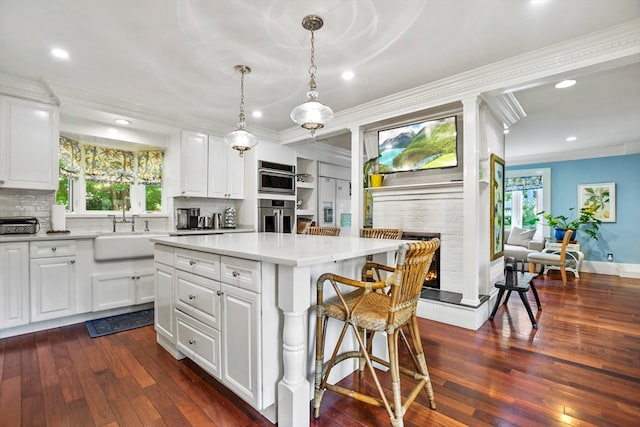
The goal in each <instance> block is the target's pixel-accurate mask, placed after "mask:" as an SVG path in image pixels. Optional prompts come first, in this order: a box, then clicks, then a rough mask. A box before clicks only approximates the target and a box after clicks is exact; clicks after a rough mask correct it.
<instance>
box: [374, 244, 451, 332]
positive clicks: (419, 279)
mask: <svg viewBox="0 0 640 427" xmlns="http://www.w3.org/2000/svg"><path fill="white" fill-rule="evenodd" d="M439 247H440V239H431V240H429V241H426V242H412V243H406V244H403V245H400V249H399V251H398V263H397V265H396V271H395V273H393V274H392V275H391V276H390V277H389V279H387V283H388V284H390V285H391V306H390V307H389V316H388V322H387V323H388V327H390V328H397V327H400V326H402V325H403V324H404V323H405V322H406V321H407V319H408V318H409V317H410V316H411V315H412V314H413V313H414V312H415V310H416V306H417V305H418V300H419V299H420V292H421V291H422V285H423V284H424V280H425V277H426V275H427V273H428V272H429V267H430V266H431V261H432V260H433V255H434V253H435V252H436V250H437V249H438V248H439Z"/></svg>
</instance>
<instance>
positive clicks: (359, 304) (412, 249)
mask: <svg viewBox="0 0 640 427" xmlns="http://www.w3.org/2000/svg"><path fill="white" fill-rule="evenodd" d="M439 246H440V240H439V239H433V240H430V241H426V242H411V243H405V244H401V245H400V247H399V250H398V261H397V264H396V268H395V269H393V268H390V270H391V271H393V274H391V275H390V276H389V278H388V279H387V280H386V281H379V282H361V281H357V280H352V279H349V278H346V277H341V276H338V275H336V274H332V273H325V274H323V275H322V276H320V277H319V278H318V281H317V301H318V307H317V324H316V366H315V394H314V400H313V406H314V417H315V418H318V417H319V416H320V404H321V402H322V396H323V395H324V392H325V391H326V390H329V391H332V392H334V393H338V394H341V395H344V396H348V397H352V398H354V399H356V400H360V401H362V402H366V403H370V404H373V405H376V406H380V407H384V408H385V409H386V410H387V413H388V414H389V418H390V420H391V424H392V425H393V426H403V425H404V422H403V417H404V414H405V412H406V411H407V409H408V408H409V406H410V405H411V403H413V401H414V400H415V399H416V397H417V396H418V394H419V392H420V390H421V389H424V390H425V391H426V393H427V397H428V398H429V404H430V406H431V408H432V409H435V408H436V404H435V399H434V395H433V388H432V386H431V380H430V378H429V371H428V369H427V363H426V358H425V356H424V350H423V349H422V342H421V340H420V331H419V329H418V320H417V317H416V307H417V304H418V300H419V298H420V291H421V289H422V284H423V282H424V278H425V276H426V274H427V272H428V271H429V266H430V265H431V260H432V259H433V255H434V253H435V251H436V250H437V249H438V247H439ZM326 282H329V283H331V285H332V288H333V290H334V291H335V293H336V296H334V297H332V298H329V299H327V300H326V301H325V300H324V298H323V289H324V285H325V283H326ZM343 285H348V286H343ZM387 286H390V291H389V292H388V293H384V292H376V291H377V290H382V289H384V288H385V287H387ZM349 287H352V288H353V290H351V291H350V292H349V291H347V290H345V291H344V292H343V291H341V289H344V288H347V289H348V288H349ZM330 318H331V319H334V321H335V320H337V321H340V322H343V326H342V330H341V332H340V335H339V338H338V341H337V343H336V344H335V347H334V349H333V351H332V354H331V357H330V359H329V360H328V361H327V362H326V363H324V346H325V342H324V341H325V335H326V329H327V323H328V320H329V319H330ZM404 326H406V327H407V329H408V332H409V338H410V340H408V339H407V337H406V336H405V334H404V333H403V331H402V328H403V327H404ZM349 328H351V330H352V331H353V335H354V336H355V338H356V340H357V342H358V350H354V351H347V352H344V353H339V350H340V347H341V345H342V342H343V340H344V338H345V336H346V332H347V330H348V329H349ZM375 332H386V335H387V346H388V351H389V361H388V362H387V361H386V360H384V359H382V358H379V357H377V356H375V355H373V354H370V352H369V351H367V349H369V348H370V346H369V345H368V343H365V340H367V341H369V340H372V339H373V337H372V336H369V335H370V334H374V333H375ZM398 337H402V341H403V342H404V344H405V346H406V347H407V349H408V351H409V353H410V355H411V359H412V360H413V364H414V369H409V368H407V367H401V366H400V365H399V358H398ZM352 358H357V359H360V360H364V364H365V367H366V368H368V370H369V372H370V373H371V375H372V377H373V381H374V383H375V388H376V389H377V392H378V394H377V395H375V396H374V395H370V394H367V393H364V392H362V391H358V390H350V389H347V388H344V387H342V386H339V385H336V384H329V383H328V381H327V380H328V378H329V375H330V374H331V370H332V369H333V367H334V366H335V365H337V364H338V363H340V362H343V361H345V360H349V359H352ZM373 362H377V363H380V364H381V365H384V366H388V367H389V368H390V372H391V387H390V388H391V389H392V393H393V396H392V399H391V400H389V399H388V397H387V395H386V394H385V392H384V389H383V387H382V385H381V384H380V381H379V379H378V376H377V374H376V369H375V368H374V366H373ZM401 373H402V374H404V375H406V376H408V377H411V378H413V379H414V380H416V381H417V384H416V385H415V386H414V387H413V388H412V389H411V392H410V393H409V394H408V397H406V398H405V399H404V402H403V398H402V395H401V390H402V387H401V386H400V374H401ZM405 389H406V387H405Z"/></svg>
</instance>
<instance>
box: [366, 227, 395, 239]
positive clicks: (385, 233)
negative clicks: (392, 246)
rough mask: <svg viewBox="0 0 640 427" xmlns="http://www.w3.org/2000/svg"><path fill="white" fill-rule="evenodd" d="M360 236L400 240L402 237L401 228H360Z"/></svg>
mask: <svg viewBox="0 0 640 427" xmlns="http://www.w3.org/2000/svg"><path fill="white" fill-rule="evenodd" d="M360 237H366V238H370V239H397V240H400V239H401V238H402V230H401V229H399V228H361V229H360Z"/></svg>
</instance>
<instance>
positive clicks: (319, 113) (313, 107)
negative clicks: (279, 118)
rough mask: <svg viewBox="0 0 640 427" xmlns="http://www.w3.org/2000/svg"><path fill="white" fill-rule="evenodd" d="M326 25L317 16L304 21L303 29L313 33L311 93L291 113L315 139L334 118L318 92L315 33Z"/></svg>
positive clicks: (292, 118) (307, 17) (310, 71)
mask: <svg viewBox="0 0 640 427" xmlns="http://www.w3.org/2000/svg"><path fill="white" fill-rule="evenodd" d="M323 25H324V21H322V18H320V17H319V16H316V15H308V16H305V17H304V18H303V19H302V27H303V28H304V29H305V30H309V31H311V66H310V67H309V76H310V78H309V91H308V92H307V98H308V99H307V101H306V102H305V103H303V104H300V105H298V106H297V107H295V108H294V109H293V110H292V111H291V120H293V121H294V122H296V123H297V124H299V125H300V126H302V127H303V128H305V129H308V130H309V131H311V136H312V137H315V135H316V130H318V129H322V128H323V127H324V125H325V123H327V122H328V121H329V120H331V119H332V118H333V110H331V108H329V107H327V106H326V105H324V104H323V103H321V102H319V101H318V91H317V90H316V71H317V69H318V67H316V64H315V44H314V42H315V39H314V33H313V32H314V31H316V30H319V29H320V28H322V26H323Z"/></svg>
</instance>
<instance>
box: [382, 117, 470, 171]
mask: <svg viewBox="0 0 640 427" xmlns="http://www.w3.org/2000/svg"><path fill="white" fill-rule="evenodd" d="M456 135H457V123H456V116H451V117H443V118H438V119H432V120H427V121H423V122H418V123H413V124H407V125H403V126H399V127H394V128H390V129H384V130H380V131H378V171H379V173H392V172H405V171H418V170H426V169H444V168H452V167H456V166H458V154H457V153H458V152H457V137H456Z"/></svg>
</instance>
